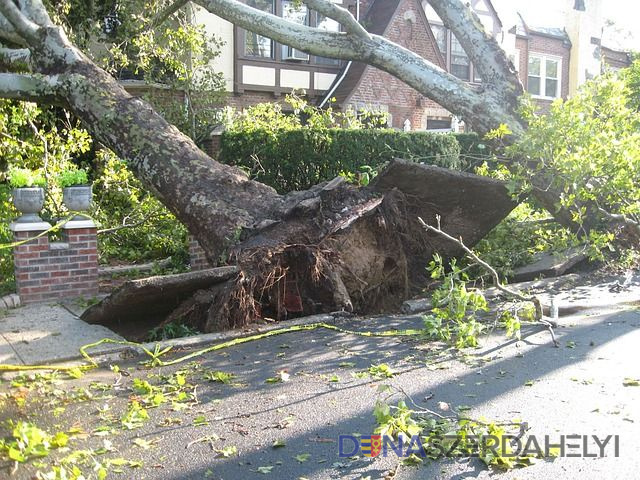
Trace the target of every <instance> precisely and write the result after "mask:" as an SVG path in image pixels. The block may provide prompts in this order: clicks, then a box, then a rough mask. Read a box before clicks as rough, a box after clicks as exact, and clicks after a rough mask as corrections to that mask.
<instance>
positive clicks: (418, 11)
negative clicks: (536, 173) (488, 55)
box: [193, 0, 630, 130]
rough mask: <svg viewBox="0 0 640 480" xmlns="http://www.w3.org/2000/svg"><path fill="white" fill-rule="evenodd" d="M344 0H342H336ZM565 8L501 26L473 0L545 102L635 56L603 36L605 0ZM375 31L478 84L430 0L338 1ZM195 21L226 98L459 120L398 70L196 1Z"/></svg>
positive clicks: (303, 11)
mask: <svg viewBox="0 0 640 480" xmlns="http://www.w3.org/2000/svg"><path fill="white" fill-rule="evenodd" d="M335 1H337V2H338V3H340V1H339V0H335ZM246 2H247V3H248V4H249V5H251V6H253V7H255V8H258V9H260V10H263V11H266V12H270V13H273V14H275V15H278V16H282V17H284V18H287V19H289V20H290V21H293V22H298V23H301V24H305V25H309V26H312V27H317V28H322V29H325V30H329V31H339V30H340V25H339V24H338V23H337V22H335V21H333V20H331V19H328V18H326V17H323V16H322V15H320V14H319V13H317V12H314V11H312V10H309V9H308V8H307V7H306V6H305V5H302V6H300V7H296V3H295V2H294V1H293V0H246ZM559 3H562V4H563V5H564V4H566V5H564V7H565V8H564V11H565V13H566V15H565V18H564V20H563V26H562V27H559V28H558V27H556V28H550V27H538V26H533V25H529V24H528V23H527V22H526V18H523V17H522V16H519V18H518V19H517V20H516V21H515V25H514V23H513V22H512V23H511V25H509V26H505V25H503V22H502V21H501V19H500V16H499V15H498V12H497V11H496V9H495V8H494V6H493V4H492V2H491V0H469V4H470V6H471V8H473V9H474V11H475V12H476V14H477V15H478V16H479V18H480V20H481V22H482V24H483V25H484V27H485V30H486V31H487V32H489V33H490V34H491V35H492V36H493V37H494V38H495V39H496V40H497V41H498V42H499V44H500V45H501V46H502V47H503V49H504V50H505V52H506V53H507V55H508V56H509V57H510V58H511V59H512V61H513V62H514V65H515V67H516V69H517V70H518V72H519V75H520V79H521V81H522V84H523V86H524V87H525V90H526V91H528V92H529V93H530V94H531V95H532V96H533V98H534V100H535V101H536V103H537V104H538V105H539V107H540V110H541V111H546V110H547V109H548V108H549V105H550V104H551V102H552V101H553V100H554V99H556V98H567V97H568V96H570V95H572V94H573V93H575V91H576V89H577V88H578V86H579V85H581V84H582V83H584V81H586V80H587V79H589V78H592V77H593V76H595V75H597V74H599V73H601V72H602V70H603V69H604V68H622V67H624V66H627V65H628V64H630V58H629V56H628V55H627V54H626V53H625V52H621V51H618V50H614V49H611V48H607V47H605V46H603V45H602V38H601V37H602V26H603V15H602V5H601V4H602V1H601V0H592V1H590V2H589V4H588V9H587V8H584V2H574V0H559ZM341 4H342V5H343V6H344V7H346V8H348V9H349V10H350V11H351V12H352V13H353V14H354V16H356V18H358V19H359V20H360V21H361V23H362V24H363V25H364V26H365V28H367V29H368V30H369V31H370V32H372V33H376V34H379V35H383V36H385V37H387V38H389V39H390V40H392V41H394V42H396V43H398V44H400V45H402V46H404V47H406V48H408V49H410V50H412V51H414V52H416V53H418V54H419V55H421V56H423V57H424V58H426V59H427V60H429V61H431V62H432V63H434V64H436V65H438V66H440V67H442V68H444V69H445V70H447V71H448V72H450V73H451V74H453V75H455V76H457V77H459V78H461V79H463V80H465V81H467V82H469V83H472V84H480V83H481V82H482V79H481V78H479V76H478V75H477V73H476V72H475V69H474V66H473V64H472V63H471V62H470V61H469V59H468V57H467V55H466V54H465V52H464V50H463V49H462V47H461V46H460V44H459V43H458V41H457V40H456V38H455V36H453V35H452V34H451V32H450V31H449V30H448V29H447V28H446V27H445V26H444V25H443V23H442V22H441V21H440V19H439V18H438V16H437V14H436V13H435V11H433V9H432V8H431V7H430V6H429V2H428V0H342V3H341ZM193 15H194V21H195V22H198V23H201V24H203V25H204V26H205V29H206V30H207V31H208V32H210V33H212V34H215V35H217V36H218V37H221V38H222V40H224V42H225V43H224V45H223V47H222V49H221V52H220V56H219V57H218V58H217V59H216V61H215V68H216V70H218V71H220V72H222V73H223V75H224V77H225V80H226V87H227V91H228V93H229V95H228V98H227V104H228V105H230V106H233V107H236V108H240V109H241V108H244V107H247V106H249V105H254V104H256V103H260V102H274V101H276V102H277V101H282V100H283V98H284V95H285V94H286V93H288V92H290V91H291V90H292V89H302V90H304V91H305V93H306V95H307V97H308V98H309V99H310V101H312V102H314V103H316V104H318V105H326V104H327V102H328V100H329V99H332V98H335V100H336V103H335V104H334V107H337V108H340V109H346V108H353V109H356V110H358V109H367V110H374V111H385V112H388V114H389V117H390V122H389V123H390V126H392V127H394V128H398V129H406V130H448V129H452V128H453V129H455V128H456V125H457V124H458V123H457V121H456V119H455V118H454V117H453V116H452V115H451V114H450V113H449V112H448V111H447V110H445V109H444V108H442V107H441V106H439V105H438V104H436V103H435V102H433V101H432V100H429V99H427V98H426V97H424V96H423V95H420V94H419V93H418V92H417V91H415V90H414V89H413V88H411V87H409V86H407V85H406V84H404V83H403V82H401V81H399V80H397V79H396V78H395V77H393V76H391V75H390V74H387V73H385V72H382V71H380V70H378V69H376V68H374V67H371V66H368V65H365V64H363V63H360V62H343V61H339V60H335V59H329V58H323V57H317V56H314V55H307V54H306V53H304V52H301V51H298V50H296V49H294V48H291V47H288V46H285V45H282V44H279V43H277V42H275V41H273V40H271V39H268V38H266V37H262V36H260V35H256V34H253V33H251V32H247V31H245V30H243V29H241V28H238V27H236V26H234V25H232V24H231V23H229V22H226V21H225V20H222V19H221V18H219V17H217V16H215V15H212V14H210V13H209V12H207V11H206V10H204V9H202V8H199V7H194V13H193Z"/></svg>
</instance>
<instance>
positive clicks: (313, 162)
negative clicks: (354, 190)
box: [218, 128, 464, 193]
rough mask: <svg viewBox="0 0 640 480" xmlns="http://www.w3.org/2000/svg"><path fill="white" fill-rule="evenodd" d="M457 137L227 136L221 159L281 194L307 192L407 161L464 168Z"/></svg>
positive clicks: (363, 133) (334, 131)
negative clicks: (399, 160)
mask: <svg viewBox="0 0 640 480" xmlns="http://www.w3.org/2000/svg"><path fill="white" fill-rule="evenodd" d="M459 153H460V147H459V144H458V142H457V141H456V138H455V136H454V135H443V134H434V133H428V132H412V133H406V132H398V131H395V130H387V129H384V130H383V129H340V128H328V129H311V128H297V129H290V130H284V129H283V130H279V131H275V132H274V131H270V130H266V129H256V130H252V131H240V132H239V131H227V132H224V133H223V134H222V138H221V146H220V153H219V157H218V159H219V160H220V161H221V162H223V163H227V164H230V165H236V166H238V167H240V168H242V169H244V170H245V171H247V172H248V173H250V174H251V176H252V178H254V179H255V180H258V181H260V182H263V183H266V184H268V185H271V186H272V187H274V188H275V189H276V190H278V191H279V192H281V193H285V192H289V191H292V190H305V189H307V188H310V187H311V186H313V185H315V184H317V183H319V182H322V181H325V180H330V179H331V178H334V177H336V176H338V175H340V174H342V173H348V172H358V171H360V170H361V167H363V166H371V167H373V168H375V167H378V166H379V165H381V164H383V163H385V162H387V161H389V160H391V159H393V158H394V157H402V158H405V159H409V160H413V161H416V162H424V163H427V164H431V165H439V166H443V167H449V168H455V169H463V168H464V165H463V162H461V160H460V156H459Z"/></svg>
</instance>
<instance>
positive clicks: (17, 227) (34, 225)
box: [9, 222, 52, 232]
mask: <svg viewBox="0 0 640 480" xmlns="http://www.w3.org/2000/svg"><path fill="white" fill-rule="evenodd" d="M51 226H52V225H51V224H50V223H47V222H11V223H10V224H9V229H10V230H11V231H12V232H43V231H45V230H49V229H50V228H51Z"/></svg>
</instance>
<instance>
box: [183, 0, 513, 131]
mask: <svg viewBox="0 0 640 480" xmlns="http://www.w3.org/2000/svg"><path fill="white" fill-rule="evenodd" d="M194 2H195V3H197V4H198V5H200V6H202V7H203V8H205V9H206V10H208V11H209V12H211V13H213V14H215V15H217V16H219V17H221V18H223V19H225V20H227V21H229V22H231V23H233V24H235V25H237V26H239V27H241V28H244V29H246V30H249V31H251V32H254V33H257V34H259V35H263V36H266V37H269V38H272V39H273V40H275V41H277V42H280V43H283V44H285V45H289V46H291V47H294V48H296V49H298V50H302V51H304V52H307V53H310V54H312V55H318V56H323V57H330V58H338V59H342V60H354V61H361V62H365V63H368V64H369V65H372V66H374V67H377V68H379V69H380V70H383V71H385V72H388V73H390V74H391V75H394V76H396V77H398V78H401V79H402V80H403V81H404V82H405V83H407V84H408V85H409V86H411V87H413V88H414V89H416V90H417V91H418V92H420V93H421V94H422V95H424V96H426V97H428V98H430V99H432V100H434V101H436V102H438V103H439V104H440V105H442V106H443V107H444V108H446V109H447V110H449V111H451V112H453V113H456V114H459V115H460V116H462V117H464V118H465V121H467V122H468V123H469V124H472V125H473V127H474V129H475V130H476V131H479V132H480V133H483V132H487V131H489V130H492V129H494V128H496V127H498V126H499V125H500V124H501V123H504V124H506V125H509V126H510V127H511V129H512V131H514V133H516V134H517V133H520V129H521V128H522V127H521V125H520V120H519V118H520V117H519V116H518V114H517V113H516V111H515V108H512V107H513V105H515V104H516V103H517V96H516V95H515V93H514V97H513V98H511V99H508V100H506V99H505V97H506V95H508V93H507V92H506V90H507V89H506V88H493V86H491V85H489V84H487V85H486V87H485V90H484V91H483V92H477V91H475V90H473V89H471V88H470V87H469V85H468V84H467V83H465V82H463V81H462V80H460V79H459V78H457V77H455V76H453V75H451V74H449V73H447V72H445V71H444V70H442V69H441V68H440V67H438V66H436V65H434V64H433V63H431V62H429V61H428V60H425V59H424V58H422V57H421V56H419V55H417V54H415V53H414V52H412V51H410V50H408V49H406V48H404V47H402V46H400V45H397V44H395V43H393V42H391V41H390V40H388V39H386V38H384V37H382V36H379V35H374V34H369V36H368V38H364V37H359V36H356V35H353V34H350V33H344V32H327V31H323V30H320V29H317V28H311V27H308V26H305V25H300V24H296V23H293V22H290V21H288V20H285V19H284V18H281V17H278V16H275V15H272V14H270V13H267V12H263V11H261V10H258V9H255V8H252V7H250V6H248V5H245V4H244V3H241V2H239V1H238V0H194ZM316 2H318V3H316ZM321 3H326V4H328V2H327V1H326V0H314V1H313V2H312V4H313V5H316V7H317V5H320V4H321ZM321 8H322V7H321Z"/></svg>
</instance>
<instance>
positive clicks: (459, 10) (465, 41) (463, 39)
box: [429, 0, 524, 132]
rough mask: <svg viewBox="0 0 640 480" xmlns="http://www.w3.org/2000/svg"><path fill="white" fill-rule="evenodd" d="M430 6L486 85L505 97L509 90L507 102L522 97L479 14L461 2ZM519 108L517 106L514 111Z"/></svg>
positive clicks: (440, 0) (444, 0)
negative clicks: (453, 36)
mask: <svg viewBox="0 0 640 480" xmlns="http://www.w3.org/2000/svg"><path fill="white" fill-rule="evenodd" d="M429 4H430V5H431V7H432V8H433V9H434V10H435V12H436V13H437V14H438V16H439V17H440V19H441V20H442V21H443V22H444V24H445V25H446V26H447V27H448V28H450V29H451V31H452V32H453V34H454V35H455V37H456V39H457V40H458V41H459V42H460V44H461V45H462V48H463V49H464V51H465V52H466V54H467V55H468V56H469V59H470V60H471V62H472V63H473V66H474V67H475V68H476V69H477V70H478V72H479V73H480V76H481V77H482V83H483V85H484V84H488V85H492V86H493V87H495V88H494V89H493V90H495V91H498V92H502V93H503V95H504V94H505V93H506V92H505V89H506V91H507V92H508V93H509V95H508V96H506V98H507V99H517V98H518V97H519V96H520V95H522V93H523V92H524V89H523V87H522V83H521V82H520V79H519V77H518V74H517V72H516V70H515V67H514V66H513V63H512V62H511V61H510V60H509V59H508V58H507V56H506V54H505V52H504V50H503V49H502V48H501V47H500V45H499V44H498V42H497V41H496V40H495V38H493V36H492V35H491V34H489V33H487V32H486V31H485V29H484V26H483V25H482V22H481V21H480V19H479V18H478V15H476V13H475V12H474V11H473V10H472V9H471V8H470V7H469V6H468V5H463V4H462V2H461V1H460V0H430V1H429ZM470 26H472V27H473V28H470ZM516 107H517V105H516V104H514V105H513V108H516ZM510 126H511V125H510ZM512 130H513V127H512ZM513 131H514V132H515V130H513Z"/></svg>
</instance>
